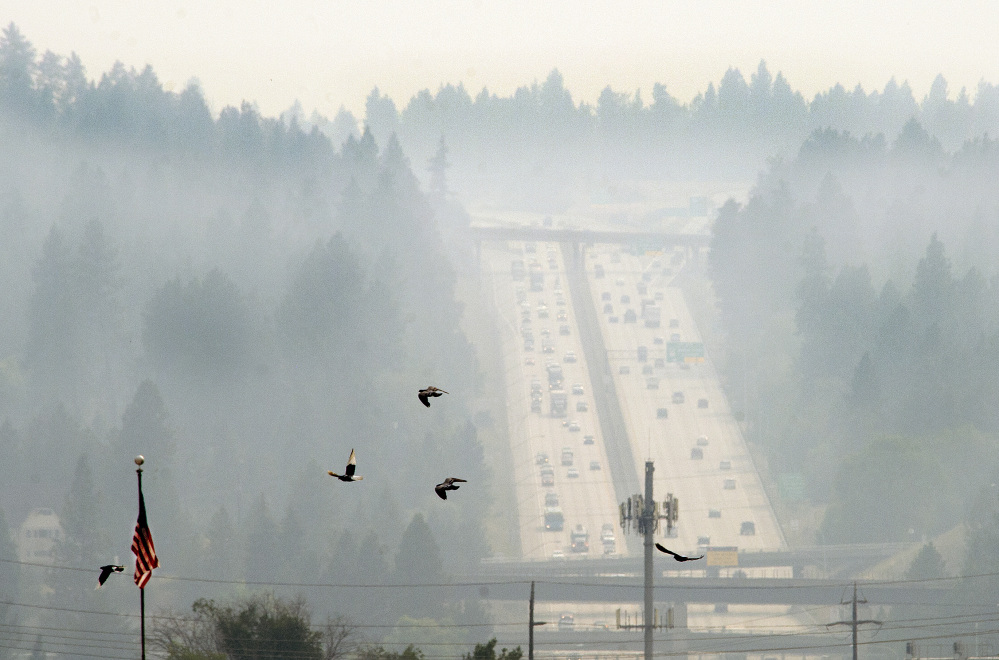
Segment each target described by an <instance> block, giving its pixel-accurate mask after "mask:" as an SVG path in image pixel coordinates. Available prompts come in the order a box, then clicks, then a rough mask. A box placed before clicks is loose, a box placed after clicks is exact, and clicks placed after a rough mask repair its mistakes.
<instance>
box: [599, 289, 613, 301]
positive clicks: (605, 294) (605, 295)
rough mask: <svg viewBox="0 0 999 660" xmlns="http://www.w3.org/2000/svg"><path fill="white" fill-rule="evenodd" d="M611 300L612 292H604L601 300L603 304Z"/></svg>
mask: <svg viewBox="0 0 999 660" xmlns="http://www.w3.org/2000/svg"><path fill="white" fill-rule="evenodd" d="M610 299H611V294H610V291H604V292H603V293H601V294H600V300H601V301H602V302H607V301H608V300H610Z"/></svg>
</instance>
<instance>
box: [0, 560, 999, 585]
mask: <svg viewBox="0 0 999 660" xmlns="http://www.w3.org/2000/svg"><path fill="white" fill-rule="evenodd" d="M0 562H5V563H11V564H18V565H22V566H36V567H39V568H51V569H57V570H67V571H85V572H88V573H93V572H96V571H95V569H93V568H81V567H78V566H60V565H57V564H41V563H37V562H23V561H18V560H16V559H0ZM537 563H538V564H541V563H544V562H537ZM987 577H999V572H990V573H975V574H971V575H956V576H949V577H938V578H919V579H899V580H867V581H864V582H862V583H861V584H863V585H864V586H868V587H871V586H893V585H904V584H928V583H939V582H955V581H961V580H975V579H980V578H987ZM152 579H154V580H176V581H183V582H204V583H208V584H239V585H252V586H266V587H321V588H337V589H446V588H451V587H490V586H512V585H524V586H525V587H526V586H529V585H530V583H531V580H501V579H497V580H488V581H486V580H480V581H468V582H460V581H459V582H411V583H328V582H277V581H266V580H222V579H218V578H204V577H190V576H183V575H162V574H159V575H153V578H152ZM766 579H770V580H773V579H780V578H766ZM636 580H637V577H636ZM749 581H750V582H751V581H752V580H749ZM535 582H536V583H537V584H548V585H552V586H568V587H597V588H601V589H615V588H622V589H633V588H635V586H636V584H637V582H636V584H621V583H601V582H583V581H576V580H568V579H566V580H557V579H556V580H535ZM852 584H853V582H852V581H842V582H839V581H837V582H825V583H820V584H776V585H775V584H765V585H764V584H758V585H754V584H731V585H705V586H700V585H675V584H673V585H668V586H665V585H660V586H656V587H655V588H656V589H660V590H661V589H671V590H676V589H709V590H710V589H725V590H739V591H743V590H750V591H751V590H766V591H773V590H775V589H830V588H835V587H842V588H847V587H850V586H851V585H852Z"/></svg>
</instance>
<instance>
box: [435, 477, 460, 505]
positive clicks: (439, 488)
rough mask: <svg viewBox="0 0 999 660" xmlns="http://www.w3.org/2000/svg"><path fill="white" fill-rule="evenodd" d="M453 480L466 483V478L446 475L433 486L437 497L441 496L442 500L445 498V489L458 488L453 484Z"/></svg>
mask: <svg viewBox="0 0 999 660" xmlns="http://www.w3.org/2000/svg"><path fill="white" fill-rule="evenodd" d="M455 482H460V483H463V484H465V483H468V479H459V478H458V477H448V478H447V479H445V480H444V481H443V482H442V483H439V484H437V485H436V486H434V492H436V493H437V497H439V498H441V499H442V500H446V499H447V491H449V490H458V486H456V485H455Z"/></svg>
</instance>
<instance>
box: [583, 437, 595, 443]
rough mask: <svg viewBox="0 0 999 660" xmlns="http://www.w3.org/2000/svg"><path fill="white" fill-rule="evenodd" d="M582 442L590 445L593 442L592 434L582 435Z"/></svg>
mask: <svg viewBox="0 0 999 660" xmlns="http://www.w3.org/2000/svg"><path fill="white" fill-rule="evenodd" d="M583 444H584V445H592V444H594V441H593V436H592V435H584V436H583Z"/></svg>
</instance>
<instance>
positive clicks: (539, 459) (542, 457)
mask: <svg viewBox="0 0 999 660" xmlns="http://www.w3.org/2000/svg"><path fill="white" fill-rule="evenodd" d="M547 462H548V454H546V453H545V452H543V451H539V452H538V453H537V455H535V457H534V464H535V465H544V464H545V463H547Z"/></svg>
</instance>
